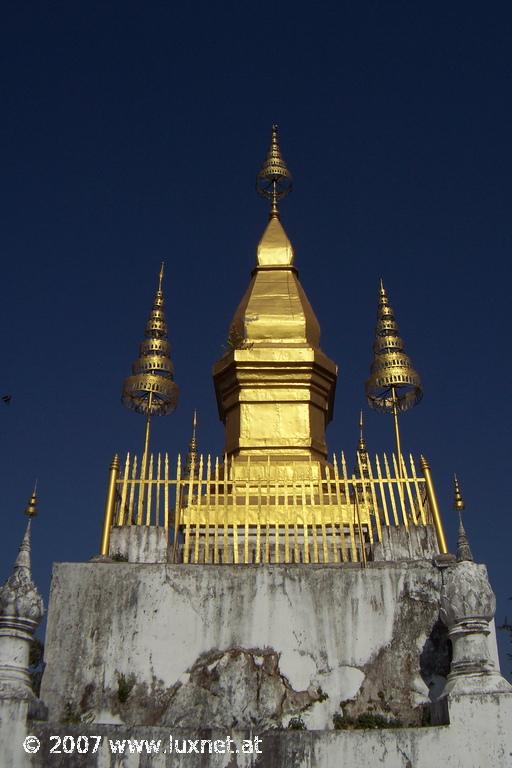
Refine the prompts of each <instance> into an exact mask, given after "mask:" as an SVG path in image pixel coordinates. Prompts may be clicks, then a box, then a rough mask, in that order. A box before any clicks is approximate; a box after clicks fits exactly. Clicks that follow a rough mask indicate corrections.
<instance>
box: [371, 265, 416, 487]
mask: <svg viewBox="0 0 512 768" xmlns="http://www.w3.org/2000/svg"><path fill="white" fill-rule="evenodd" d="M404 346H405V345H404V342H403V341H402V339H401V338H400V332H399V329H398V325H397V323H396V320H395V315H394V312H393V309H392V307H391V306H390V303H389V298H388V295H387V293H386V289H385V288H384V283H383V281H382V278H381V280H380V287H379V304H378V309H377V325H376V327H375V342H374V344H373V353H374V354H373V362H372V364H371V368H370V377H369V379H368V381H367V382H366V385H365V390H366V397H367V399H368V403H369V405H370V406H371V407H372V408H374V409H375V410H377V411H382V412H384V413H392V414H393V416H394V420H395V437H396V444H397V462H398V467H399V471H400V472H401V461H402V460H401V455H402V454H401V448H400V432H399V429H398V413H399V412H400V411H406V410H408V409H409V408H412V407H413V406H415V405H417V403H419V402H420V400H421V398H422V396H423V390H422V386H421V379H420V377H419V375H418V373H416V371H415V370H414V368H413V365H412V362H411V359H410V357H409V356H408V355H407V354H406V353H405V351H404Z"/></svg>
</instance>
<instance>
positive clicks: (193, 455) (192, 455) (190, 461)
mask: <svg viewBox="0 0 512 768" xmlns="http://www.w3.org/2000/svg"><path fill="white" fill-rule="evenodd" d="M196 427H197V411H196V410H195V409H194V416H193V418H192V437H191V438H190V443H189V444H188V453H187V463H186V465H185V477H187V478H189V477H190V475H191V474H192V471H193V470H194V472H195V471H196V470H197V439H196Z"/></svg>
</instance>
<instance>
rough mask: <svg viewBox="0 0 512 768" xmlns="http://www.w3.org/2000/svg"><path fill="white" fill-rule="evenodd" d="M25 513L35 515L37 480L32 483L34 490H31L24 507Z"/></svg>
mask: <svg viewBox="0 0 512 768" xmlns="http://www.w3.org/2000/svg"><path fill="white" fill-rule="evenodd" d="M25 514H26V515H27V516H28V517H35V516H36V515H37V480H36V482H35V483H34V490H33V491H32V495H31V497H30V499H29V502H28V504H27V506H26V507H25Z"/></svg>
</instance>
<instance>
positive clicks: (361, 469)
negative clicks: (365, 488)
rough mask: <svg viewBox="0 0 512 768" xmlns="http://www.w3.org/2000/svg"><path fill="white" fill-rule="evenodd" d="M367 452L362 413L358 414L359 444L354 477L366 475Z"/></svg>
mask: <svg viewBox="0 0 512 768" xmlns="http://www.w3.org/2000/svg"><path fill="white" fill-rule="evenodd" d="M368 461H369V458H368V450H367V448H366V440H365V437H364V423H363V411H361V412H360V414H359V442H358V444H357V465H356V468H355V470H354V474H355V476H356V477H361V475H363V476H364V477H366V476H367V475H368Z"/></svg>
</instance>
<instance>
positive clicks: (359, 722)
mask: <svg viewBox="0 0 512 768" xmlns="http://www.w3.org/2000/svg"><path fill="white" fill-rule="evenodd" d="M332 724H333V726H334V729H335V730H337V731H341V730H354V731H357V730H368V729H374V728H401V727H402V723H401V722H400V720H397V719H396V718H391V719H388V718H387V717H384V715H379V714H374V713H373V712H363V713H362V714H360V715H358V716H357V717H350V715H342V714H340V713H338V712H336V713H335V714H334V715H333V718H332Z"/></svg>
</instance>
